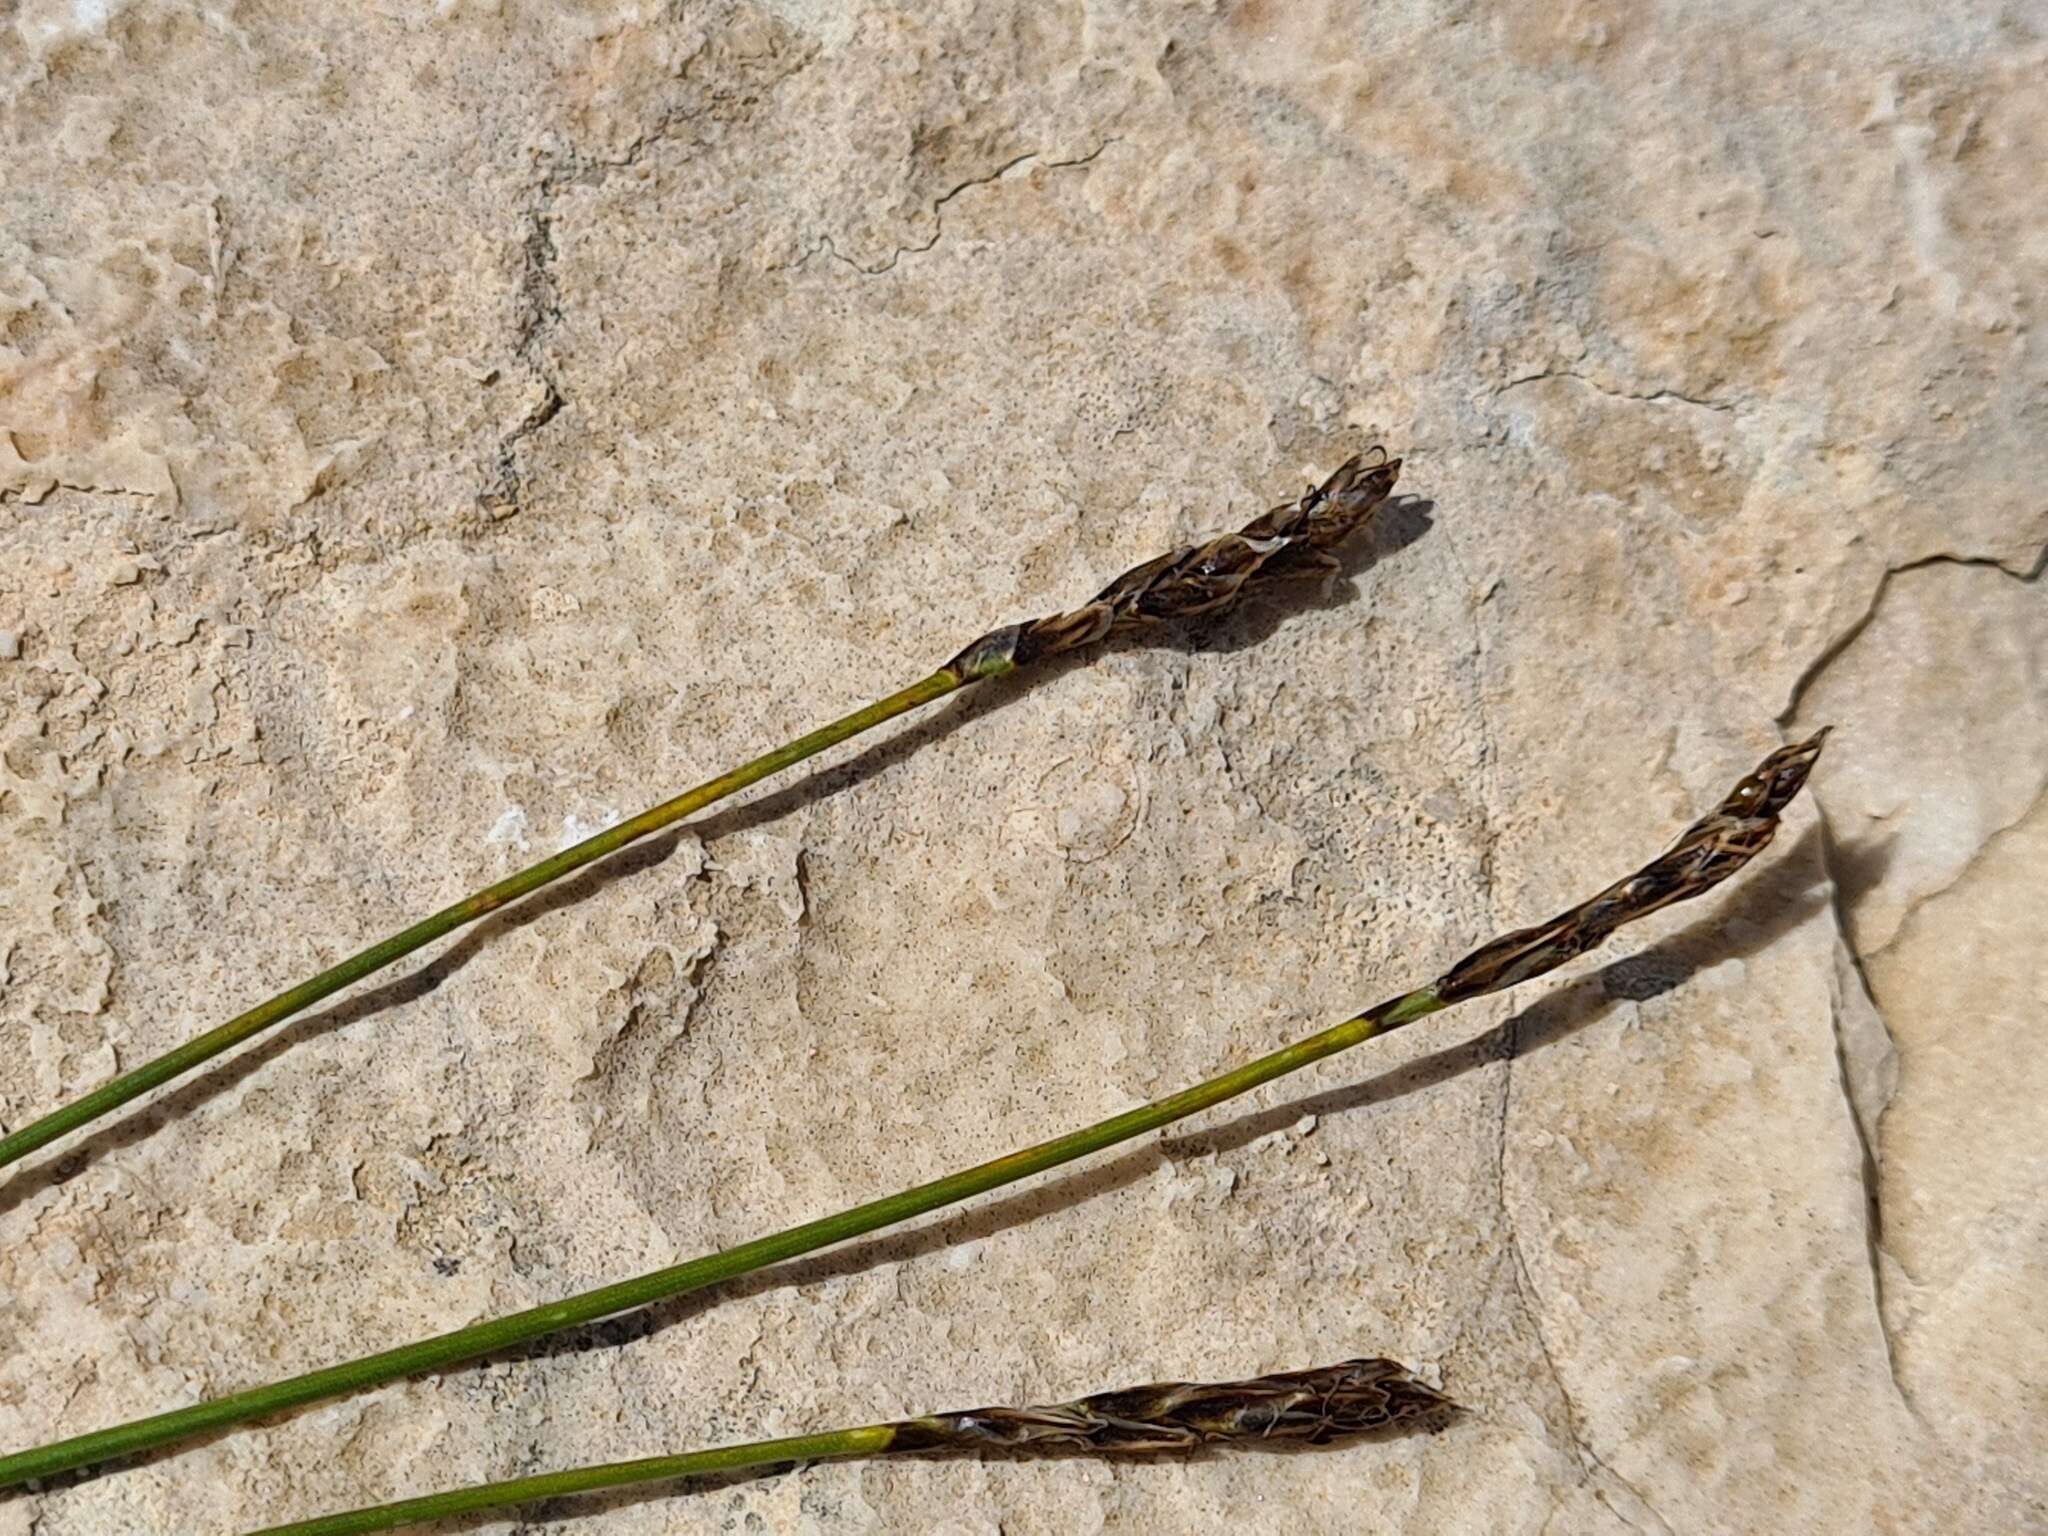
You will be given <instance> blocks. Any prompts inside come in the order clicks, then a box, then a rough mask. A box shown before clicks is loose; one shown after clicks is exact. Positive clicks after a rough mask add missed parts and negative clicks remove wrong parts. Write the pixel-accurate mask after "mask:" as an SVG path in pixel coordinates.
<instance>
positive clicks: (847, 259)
mask: <svg viewBox="0 0 2048 1536" xmlns="http://www.w3.org/2000/svg"><path fill="white" fill-rule="evenodd" d="M1119 142H1121V141H1120V140H1119V139H1118V138H1116V137H1114V136H1112V137H1110V138H1107V139H1104V140H1103V141H1102V142H1101V143H1100V144H1098V145H1096V146H1095V147H1094V148H1093V149H1091V150H1090V151H1088V153H1087V154H1085V155H1081V156H1079V157H1078V158H1076V159H1072V160H1048V161H1046V162H1045V166H1044V169H1046V170H1048V171H1058V170H1065V169H1067V168H1069V167H1071V166H1078V165H1089V164H1092V163H1093V162H1094V161H1095V160H1096V159H1097V157H1099V156H1100V155H1101V154H1102V152H1103V151H1104V150H1106V149H1108V148H1109V146H1110V145H1112V144H1116V143H1119ZM1042 153H1043V151H1040V150H1036V149H1030V150H1026V151H1025V152H1024V153H1023V154H1021V155H1017V156H1015V157H1014V158H1012V159H1009V160H1005V161H1004V162H1003V163H1002V164H1001V165H999V166H997V167H996V168H995V169H994V170H992V171H989V172H987V173H986V174H984V175H980V176H970V177H968V178H967V180H965V181H963V182H961V183H960V184H959V185H958V186H955V187H952V188H950V189H948V190H947V191H946V192H944V193H942V194H940V196H939V197H938V198H936V199H935V200H934V201H933V203H932V208H931V214H932V237H931V238H930V239H929V240H927V241H925V242H924V243H923V244H922V245H899V246H897V247H896V249H895V250H893V251H891V252H890V253H889V257H888V259H887V260H886V261H882V262H879V263H877V264H876V265H874V266H872V267H870V266H865V265H863V264H862V263H860V262H858V261H855V260H854V259H853V258H852V257H851V256H848V255H846V254H845V253H844V252H842V251H841V250H840V249H839V247H838V245H837V243H836V242H835V241H834V240H833V238H832V237H831V236H830V235H821V236H819V237H818V243H817V244H816V245H814V246H812V247H811V249H810V250H808V251H806V252H805V253H804V254H803V255H802V256H800V257H799V258H797V260H796V262H795V263H794V265H796V266H799V267H801V266H802V265H803V264H804V263H805V262H806V261H809V260H810V259H811V257H812V256H815V255H817V254H818V252H820V251H823V252H824V253H825V254H826V255H828V256H830V257H831V258H832V259H833V260H834V261H837V262H841V263H844V264H845V265H846V266H849V267H851V268H853V270H854V271H856V272H858V273H859V274H860V275H861V276H863V277H880V276H881V275H882V274H883V273H884V272H888V271H891V270H893V269H894V268H895V266H896V263H898V262H899V261H901V260H902V259H903V258H904V257H905V256H921V255H923V254H924V253H925V252H926V251H929V250H931V249H932V248H933V247H934V246H936V245H937V244H938V243H939V241H940V239H941V238H943V237H944V235H945V233H946V221H945V216H944V215H943V214H942V213H941V212H940V210H941V209H943V208H944V207H945V206H946V204H948V203H950V202H952V201H953V199H954V198H956V197H958V196H959V195H960V194H961V193H963V192H965V191H967V190H968V189H969V188H970V187H985V186H987V185H988V184H989V183H990V182H992V181H1001V180H1002V179H1003V178H1004V177H1005V176H1007V175H1009V174H1010V172H1012V171H1014V170H1015V169H1016V168H1017V167H1018V166H1020V165H1022V164H1024V163H1025V162H1026V161H1028V160H1036V159H1038V158H1039V157H1040V155H1041V154H1042Z"/></svg>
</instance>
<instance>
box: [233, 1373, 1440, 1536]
mask: <svg viewBox="0 0 2048 1536" xmlns="http://www.w3.org/2000/svg"><path fill="white" fill-rule="evenodd" d="M1457 1414H1458V1407H1457V1405H1456V1404H1455V1403H1453V1402H1452V1401H1451V1400H1450V1399H1449V1398H1447V1397H1445V1396H1444V1395H1443V1394H1442V1393H1440V1392H1437V1391H1435V1390H1434V1389H1432V1388H1430V1387H1428V1386H1426V1385H1425V1384H1423V1383H1422V1382H1420V1381H1417V1380H1416V1379H1415V1377H1414V1376H1413V1375H1411V1374H1410V1373H1409V1372H1408V1370H1407V1368H1406V1367H1404V1366H1401V1365H1397V1364H1396V1363H1395V1362H1393V1361H1392V1360H1346V1361H1344V1362H1342V1363H1341V1364H1338V1365H1326V1366H1318V1367H1316V1368H1315V1369H1313V1370H1307V1371H1286V1372H1281V1373H1278V1374H1275V1375H1272V1376H1260V1377H1257V1378H1255V1379H1253V1380H1250V1381H1224V1382H1184V1381H1170V1382H1162V1383H1159V1384H1156V1385H1153V1386H1148V1387H1125V1388H1123V1389H1121V1390H1119V1391H1115V1392H1098V1393H1096V1394H1094V1395H1093V1396H1091V1397H1083V1398H1079V1399H1076V1400H1075V1401H1073V1402H1071V1403H1052V1404H1047V1405H1044V1406H1040V1407H1031V1408H971V1409H968V1410H967V1411H965V1412H962V1413H939V1414H931V1415H929V1416H927V1417H924V1418H917V1419H899V1420H897V1421H896V1422H894V1423H891V1424H870V1425H866V1426H864V1427H862V1428H859V1429H841V1430H829V1431H826V1432H824V1433H822V1434H816V1435H800V1436H792V1437H789V1438H785V1439H779V1440H757V1441H753V1442H751V1443H749V1444H746V1445H731V1446H721V1447H719V1448H718V1449H716V1450H710V1451H688V1452H684V1453H682V1454H681V1455H676V1456H649V1457H643V1458H641V1459H639V1460H635V1461H621V1462H609V1463H606V1464H604V1465H602V1466H595V1467H577V1468H574V1469H573V1470H570V1471H566V1472H544V1473H540V1474H538V1475H536V1476H532V1477H522V1478H513V1479H509V1480H507V1481H504V1482H497V1483H480V1484H477V1485H476V1486H474V1487H470V1488H459V1489H453V1490H450V1491H449V1492H446V1493H434V1494H426V1495H423V1496H422V1497H419V1498H415V1499H404V1500H401V1501H399V1502H397V1503H393V1504H380V1505H376V1506H374V1507H372V1508H367V1509H358V1510H351V1511H349V1512H347V1513H345V1514H336V1515H323V1516H319V1517H316V1518H314V1519H312V1520H302V1521H299V1522H297V1523H295V1524H291V1525H279V1526H273V1527H271V1528H270V1529H268V1530H266V1531H258V1532H256V1533H255V1536H367V1533H369V1532H372V1531H389V1530H396V1529H397V1528H399V1527H400V1526H405V1525H414V1524H417V1523H420V1522H422V1521H427V1520H440V1519H446V1518H447V1517H449V1516H451V1515H465V1514H474V1513H476V1512H478V1511H481V1510H488V1509H502V1508H504V1507H506V1506H507V1505H512V1504H524V1503H530V1502H532V1501H534V1500H537V1499H552V1498H560V1497H562V1496H564V1495H566V1494H577V1493H593V1492H596V1491H598V1490H600V1489H605V1488H625V1487H631V1486H633V1485H635V1484H646V1483H655V1482H670V1481H674V1480H675V1479H677V1478H684V1477H692V1476H702V1475H704V1474H706V1473H715V1472H737V1471H744V1470H746V1469H748V1468H752V1467H773V1466H787V1465H790V1464H792V1463H796V1462H805V1461H822V1460H826V1459H845V1458H851V1457H867V1456H900V1455H918V1454H932V1453H940V1454H947V1453H950V1454H957V1455H982V1454H988V1453H991V1452H994V1453H999V1454H1003V1455H1090V1456H1133V1455H1162V1454H1164V1455H1171V1454H1174V1453H1176V1452H1189V1451H1198V1450H1203V1449H1210V1448H1213V1449H1219V1450H1228V1449H1242V1448H1246V1447H1256V1446H1260V1445H1266V1444H1271V1443H1274V1442H1294V1443H1298V1444H1305V1445H1330V1444H1333V1443H1336V1442H1338V1441H1342V1440H1351V1439H1356V1438H1358V1437H1360V1436H1365V1435H1378V1434H1387V1433H1398V1432H1401V1431H1404V1430H1409V1431H1421V1432H1433V1431H1435V1430H1438V1429H1441V1428H1443V1427H1444V1426H1446V1425H1447V1424H1449V1423H1450V1422H1451V1421H1452V1420H1453V1419H1455V1418H1456V1417H1457Z"/></svg>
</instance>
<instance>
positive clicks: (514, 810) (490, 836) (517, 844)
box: [484, 805, 527, 853]
mask: <svg viewBox="0 0 2048 1536" xmlns="http://www.w3.org/2000/svg"><path fill="white" fill-rule="evenodd" d="M484 841H485V842H486V843H488V844H490V845H492V846H493V847H496V846H500V845H502V844H505V843H510V844H511V845H512V846H513V847H514V848H517V849H518V850H519V851H520V852H521V853H524V852H526V848H527V843H526V812H525V811H523V810H521V809H520V808H519V807H518V806H516V805H514V806H510V807H508V808H507V809H506V811H505V813H504V814H503V815H502V816H500V817H499V818H498V819H497V820H496V821H494V822H492V823H491V830H490V831H488V832H486V833H485V834H484Z"/></svg>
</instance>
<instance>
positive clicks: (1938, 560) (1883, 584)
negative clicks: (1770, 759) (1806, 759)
mask: <svg viewBox="0 0 2048 1536" xmlns="http://www.w3.org/2000/svg"><path fill="white" fill-rule="evenodd" d="M1933 565H1966V566H1982V567H1984V568H1985V569H1987V570H1994V571H1997V572H1999V573H2000V574H2002V575H2005V576H2008V577H2010V578H2011V579H2012V580H2014V581H2017V582H2020V583H2022V584H2023V585H2027V586H2031V585H2033V584H2034V583H2035V582H2037V581H2039V580H2040V579H2041V573H2042V571H2044V570H2048V545H2044V546H2043V547H2042V548H2041V549H2039V550H2037V551H2035V554H2034V560H2033V563H2032V564H2031V565H2028V566H2023V567H2018V568H2015V567H2014V566H2012V565H2009V564H2008V563H2007V562H2006V561H2005V560H2004V559H2003V558H2001V557H1999V556H1997V555H1958V554H1953V553H1948V552H1942V553H1938V554H1932V555H1922V556H1921V557H1920V558H1919V559H1917V560H1908V561H1906V562H1905V563H1904V564H1903V565H1889V566H1886V567H1885V569H1884V573H1883V574H1882V575H1881V576H1879V577H1878V578H1877V586H1876V588H1875V589H1874V590H1873V591H1872V592H1871V594H1870V601H1869V603H1867V604H1866V605H1865V606H1864V609H1863V612H1862V613H1860V614H1858V615H1857V616H1856V618H1855V619H1853V620H1852V621H1851V622H1850V624H1849V627H1848V628H1846V629H1845V630H1843V631H1842V633H1841V634H1839V635H1837V636H1836V637H1835V638H1834V639H1833V640H1830V641H1829V642H1828V643H1827V644H1826V645H1824V646H1822V647H1821V650H1820V654H1819V655H1817V656H1816V657H1814V659H1813V660H1812V661H1811V662H1809V663H1807V665H1806V667H1805V669H1804V670H1803V671H1801V672H1800V674H1799V676H1798V677H1796V678H1795V679H1793V682H1792V691H1791V693H1790V694H1789V695H1788V696H1787V697H1786V700H1785V707H1784V708H1783V709H1781V710H1779V711H1778V716H1777V722H1778V724H1779V725H1789V724H1791V723H1792V720H1793V718H1794V717H1795V716H1796V715H1797V714H1798V713H1799V704H1800V701H1801V700H1802V699H1804V698H1805V697H1806V694H1807V691H1808V690H1809V689H1810V688H1812V687H1813V685H1814V684H1815V683H1817V682H1819V681H1820V677H1821V674H1822V673H1824V672H1826V671H1827V669H1828V668H1829V667H1831V666H1833V665H1834V664H1835V663H1836V662H1837V661H1838V660H1840V659H1841V656H1842V653H1843V652H1844V651H1846V650H1848V649H1849V647H1850V646H1852V645H1854V644H1855V643H1856V640H1857V637H1859V636H1860V635H1861V634H1862V633H1863V632H1864V631H1865V630H1866V629H1868V628H1870V626H1871V623H1872V621H1874V620H1875V619H1876V618H1877V613H1878V610H1879V609H1880V608H1882V607H1883V606H1884V599H1885V594H1886V593H1887V592H1889V591H1890V590H1891V585H1892V581H1893V579H1894V578H1895V577H1899V576H1905V575H1909V574H1910V573H1912V572H1914V571H1924V570H1926V569H1927V568H1928V567H1929V566H1933Z"/></svg>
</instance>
